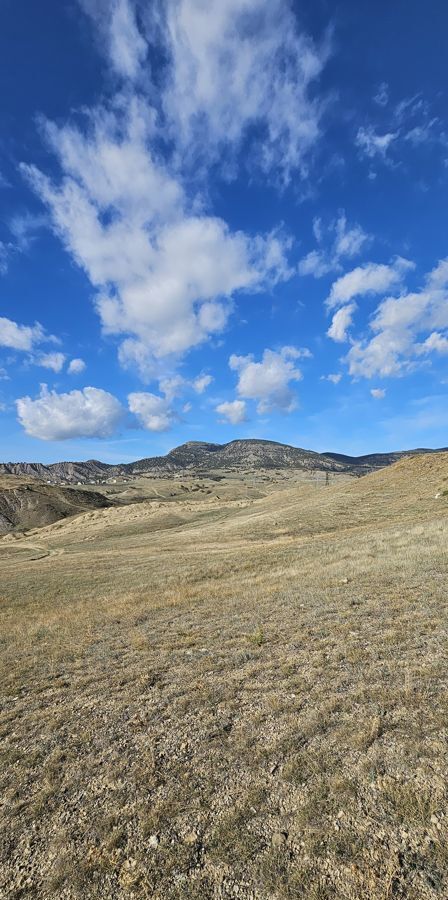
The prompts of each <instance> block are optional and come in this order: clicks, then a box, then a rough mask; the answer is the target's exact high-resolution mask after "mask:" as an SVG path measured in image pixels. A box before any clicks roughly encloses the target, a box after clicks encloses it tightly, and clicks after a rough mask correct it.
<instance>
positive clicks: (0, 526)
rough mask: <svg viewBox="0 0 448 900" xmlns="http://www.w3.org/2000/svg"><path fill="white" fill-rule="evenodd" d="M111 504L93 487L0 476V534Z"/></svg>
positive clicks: (48, 522)
mask: <svg viewBox="0 0 448 900" xmlns="http://www.w3.org/2000/svg"><path fill="white" fill-rule="evenodd" d="M110 505H111V504H110V502H109V501H108V500H107V499H106V497H104V496H103V495H102V494H98V493H96V491H77V490H75V489H73V488H63V487H58V486H57V485H54V486H53V485H48V484H42V483H41V482H39V481H36V479H34V480H31V479H28V480H25V479H23V478H17V477H15V476H8V477H6V478H5V477H0V534H6V533H8V532H12V531H24V530H28V529H30V528H40V527H42V526H43V525H52V524H53V522H58V521H59V519H65V518H67V516H75V515H77V514H78V513H82V512H86V511H88V510H94V509H103V508H105V507H108V506H110Z"/></svg>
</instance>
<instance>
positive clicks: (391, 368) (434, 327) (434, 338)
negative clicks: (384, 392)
mask: <svg viewBox="0 0 448 900" xmlns="http://www.w3.org/2000/svg"><path fill="white" fill-rule="evenodd" d="M447 272H448V267H447V261H446V260H442V261H441V262H440V263H439V264H438V266H436V268H435V269H434V270H433V271H432V272H430V273H429V274H428V276H427V277H426V280H425V286H424V287H423V289H422V290H421V291H417V292H414V293H405V294H402V295H400V296H399V297H386V298H384V299H383V300H382V301H381V302H380V303H379V305H378V307H377V309H376V310H375V313H374V315H373V317H372V318H371V321H370V325H369V332H370V334H369V336H368V337H366V338H361V339H357V340H354V341H353V343H352V346H351V348H350V350H349V352H348V354H347V357H346V359H347V362H348V365H349V371H350V374H352V375H354V376H361V377H366V378H372V377H374V376H376V375H381V376H397V375H402V374H403V373H404V372H406V371H409V370H410V369H413V368H415V366H416V365H417V364H418V362H419V361H420V363H421V362H423V361H424V358H425V357H427V356H428V355H429V354H431V353H442V354H444V353H446V352H447V349H448V336H447V334H446V329H448V285H447V283H446V280H447ZM422 357H423V359H422Z"/></svg>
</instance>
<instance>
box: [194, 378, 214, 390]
mask: <svg viewBox="0 0 448 900" xmlns="http://www.w3.org/2000/svg"><path fill="white" fill-rule="evenodd" d="M213 380H214V379H213V376H212V375H198V377H197V378H195V379H194V381H193V389H194V390H195V391H196V393H197V394H203V393H204V391H206V390H207V388H208V387H209V385H211V384H212V382H213Z"/></svg>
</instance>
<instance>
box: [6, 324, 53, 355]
mask: <svg viewBox="0 0 448 900" xmlns="http://www.w3.org/2000/svg"><path fill="white" fill-rule="evenodd" d="M44 340H45V332H44V330H43V328H42V325H39V323H38V322H36V324H35V325H32V326H29V325H19V324H18V323H17V322H13V321H12V319H6V318H4V317H0V347H9V348H10V349H11V350H23V351H25V352H26V351H30V350H32V349H33V347H34V346H35V345H36V344H39V343H41V342H42V341H44Z"/></svg>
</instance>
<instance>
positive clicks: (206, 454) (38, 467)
mask: <svg viewBox="0 0 448 900" xmlns="http://www.w3.org/2000/svg"><path fill="white" fill-rule="evenodd" d="M433 452H436V451H433V450H429V449H425V448H421V449H417V450H404V451H399V452H394V453H374V454H369V455H366V456H346V455H344V454H342V453H332V452H330V451H329V452H326V453H316V452H315V451H313V450H304V449H302V448H300V447H292V446H290V445H289V444H281V443H279V442H277V441H264V440H257V439H247V440H246V439H245V440H236V441H230V442H229V443H227V444H212V443H207V442H204V441H188V442H187V443H185V444H181V446H179V447H175V448H174V449H173V450H170V452H169V453H167V454H166V456H152V457H147V458H145V459H140V460H136V461H135V462H133V463H123V464H121V465H110V464H108V463H103V462H99V461H98V460H96V459H89V460H87V462H58V463H52V464H50V465H43V464H42V463H20V462H18V463H17V462H16V463H12V462H9V463H1V464H0V475H16V476H21V477H23V476H25V477H32V478H38V479H40V480H41V481H46V482H49V483H50V484H64V483H66V484H75V485H76V484H77V483H80V484H84V483H89V482H90V483H93V484H100V483H101V482H103V481H107V480H108V479H113V478H117V477H126V476H127V477H130V478H132V477H133V476H135V475H143V474H148V475H154V476H157V475H160V476H162V475H164V476H169V475H172V474H175V473H179V474H182V473H186V474H188V473H189V472H190V473H198V474H200V473H206V472H211V471H214V470H221V471H226V472H251V471H260V470H273V469H279V470H281V469H288V470H291V469H296V470H302V471H308V472H310V471H321V472H347V473H348V474H351V475H358V476H359V475H364V474H367V473H369V472H373V471H375V470H376V469H380V468H383V467H384V466H389V465H391V464H392V463H393V462H396V461H397V460H398V459H401V458H402V457H403V456H413V455H415V454H419V453H433Z"/></svg>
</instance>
